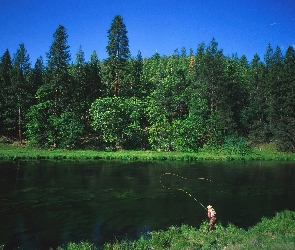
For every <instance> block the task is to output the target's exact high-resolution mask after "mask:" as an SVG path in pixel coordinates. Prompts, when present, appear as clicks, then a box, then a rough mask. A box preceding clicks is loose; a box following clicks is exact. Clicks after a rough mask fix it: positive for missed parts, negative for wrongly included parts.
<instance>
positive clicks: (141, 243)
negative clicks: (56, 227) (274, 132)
mask: <svg viewBox="0 0 295 250" xmlns="http://www.w3.org/2000/svg"><path fill="white" fill-rule="evenodd" d="M57 249H58V250H78V249H79V250H82V249H97V248H96V247H95V246H94V245H92V244H91V243H88V242H82V243H79V244H76V243H69V244H68V245H67V246H64V247H58V248H57ZM132 249H134V250H135V249H136V250H151V249H156V250H164V249H171V250H184V249H187V250H188V249H227V250H231V249H232V250H233V249H234V250H237V249H267V250H269V249H276V250H278V249H284V250H288V249H290V250H291V249H295V212H293V211H288V210H286V211H283V212H280V213H277V214H276V216H275V217H273V218H262V220H261V222H259V223H257V224H256V225H255V226H253V227H251V228H249V229H248V230H244V229H241V228H238V227H235V226H234V225H232V224H229V225H228V226H226V227H223V226H222V225H220V224H219V223H217V225H216V229H215V230H214V231H210V232H208V225H207V222H203V223H202V224H201V226H200V227H199V228H194V227H191V226H187V225H183V226H181V227H174V226H172V227H170V228H169V229H168V230H166V231H154V232H151V233H150V234H149V235H148V236H147V237H143V236H142V237H141V238H140V239H139V240H137V241H128V240H125V241H121V242H113V243H107V244H105V245H104V246H103V250H132Z"/></svg>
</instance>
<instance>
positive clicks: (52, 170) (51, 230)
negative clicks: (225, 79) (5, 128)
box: [0, 161, 295, 249]
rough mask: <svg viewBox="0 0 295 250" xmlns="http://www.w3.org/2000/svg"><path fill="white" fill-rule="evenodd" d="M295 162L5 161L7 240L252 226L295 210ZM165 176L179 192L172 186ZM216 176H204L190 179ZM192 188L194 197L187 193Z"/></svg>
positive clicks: (30, 245) (42, 243)
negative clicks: (209, 213)
mask: <svg viewBox="0 0 295 250" xmlns="http://www.w3.org/2000/svg"><path fill="white" fill-rule="evenodd" d="M294 167H295V165H294V163H291V162H263V163H260V162H248V163H244V162H197V163H190V164H189V163H184V162H181V163H172V162H160V163H144V162H134V163H128V162H125V163H122V162H121V163H120V162H103V161H99V162H87V163H80V162H46V161H40V162H37V161H32V162H26V161H24V162H0V201H1V206H0V216H1V221H0V235H1V242H0V244H1V243H2V244H6V248H7V249H11V248H16V247H21V248H23V249H37V248H38V249H48V248H49V247H50V246H51V247H56V246H58V245H62V244H66V243H67V242H69V241H76V242H79V241H81V240H85V239H88V240H89V241H91V242H93V243H95V244H97V245H99V246H101V245H102V244H103V243H104V242H106V241H111V240H114V239H115V238H117V239H122V238H125V237H127V238H129V239H136V238H138V237H139V236H140V235H143V234H146V233H147V232H148V231H150V230H158V229H166V228H168V227H169V226H171V225H179V226H180V225H181V224H188V225H192V226H196V227H197V226H198V225H199V224H200V223H201V222H202V221H203V220H205V219H206V211H205V210H204V208H203V207H202V206H201V205H200V204H198V203H197V202H196V201H195V200H194V199H193V197H195V198H196V199H197V200H198V201H200V202H201V203H202V204H204V205H205V206H206V205H208V204H212V205H213V206H214V208H215V210H216V212H217V214H218V220H219V221H221V222H222V224H224V225H226V224H227V223H228V222H232V223H234V224H235V225H237V226H240V227H244V228H247V227H249V226H252V225H254V224H255V223H257V222H258V221H259V220H260V218H261V217H262V216H273V215H274V214H275V212H277V211H281V210H284V209H290V210H295V197H294V195H293V194H294V188H295V170H294V169H295V168H294ZM165 172H171V173H174V174H177V175H179V176H183V177H186V178H189V179H188V180H185V179H181V178H178V177H176V176H164V177H163V179H162V181H163V183H165V186H167V187H169V188H171V190H167V189H164V188H163V187H162V186H161V183H160V176H161V175H163V173H165ZM200 177H203V178H208V179H211V180H212V181H213V182H209V181H204V180H190V179H196V178H200ZM177 189H183V190H186V192H188V193H190V194H191V195H192V197H190V196H189V195H187V194H186V193H185V192H182V191H179V190H177Z"/></svg>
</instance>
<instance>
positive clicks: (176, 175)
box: [160, 173, 213, 210]
mask: <svg viewBox="0 0 295 250" xmlns="http://www.w3.org/2000/svg"><path fill="white" fill-rule="evenodd" d="M164 175H173V176H175V177H178V178H181V179H184V180H206V181H211V182H213V181H212V180H210V179H206V178H194V179H192V178H186V177H183V176H180V175H178V174H173V173H164V174H162V175H161V176H160V184H161V186H162V187H163V188H165V189H168V190H172V188H170V187H166V186H165V185H164V184H163V182H162V177H163V176H164ZM175 190H179V191H183V192H185V193H186V194H188V195H189V196H190V197H192V198H193V199H194V200H195V201H196V202H198V203H199V204H200V205H201V206H202V207H203V208H204V209H205V210H207V208H206V207H205V206H204V205H203V204H202V203H201V202H199V201H198V200H197V199H196V198H195V197H193V196H192V195H191V194H190V193H189V192H187V191H185V190H184V189H182V188H176V189H175Z"/></svg>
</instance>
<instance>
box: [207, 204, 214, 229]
mask: <svg viewBox="0 0 295 250" xmlns="http://www.w3.org/2000/svg"><path fill="white" fill-rule="evenodd" d="M207 210H208V218H209V219H210V221H209V229H210V230H212V229H213V228H214V224H215V222H216V212H215V210H214V208H213V207H212V206H211V205H209V206H207Z"/></svg>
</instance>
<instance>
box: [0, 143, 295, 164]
mask: <svg viewBox="0 0 295 250" xmlns="http://www.w3.org/2000/svg"><path fill="white" fill-rule="evenodd" d="M0 159H1V160H20V159H25V160H30V159H33V160H35V159H36V160H40V159H48V160H99V159H103V160H129V161H130V160H131V161H136V160H141V161H163V160H166V161H202V160H218V161H231V160H279V161H281V160H284V161H286V160H288V161H294V160H295V154H294V153H282V152H278V151H277V150H275V148H273V147H272V146H266V147H264V149H263V150H259V149H257V148H252V150H251V151H250V153H248V154H246V155H240V154H233V153H229V152H227V151H224V150H213V149H206V150H201V151H199V152H196V153H185V152H158V151H127V150H121V151H117V152H104V151H95V150H66V149H54V150H48V149H38V148H31V147H25V146H19V145H17V144H16V145H15V144H14V145H7V144H0Z"/></svg>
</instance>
